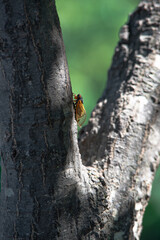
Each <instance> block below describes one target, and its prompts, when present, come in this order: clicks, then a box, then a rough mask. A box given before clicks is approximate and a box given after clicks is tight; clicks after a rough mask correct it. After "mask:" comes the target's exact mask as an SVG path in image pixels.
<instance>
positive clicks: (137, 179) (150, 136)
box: [79, 1, 160, 239]
mask: <svg viewBox="0 0 160 240" xmlns="http://www.w3.org/2000/svg"><path fill="white" fill-rule="evenodd" d="M159 29H160V4H159V3H154V2H152V3H151V2H148V3H147V2H145V1H144V2H142V3H141V4H139V6H138V8H137V9H136V11H135V12H134V13H133V14H132V15H131V16H130V19H129V21H128V23H127V24H126V25H125V26H123V27H122V29H121V32H120V41H119V44H118V46H117V47H116V50H115V55H114V57H113V63H112V66H111V69H110V71H109V74H108V82H107V88H106V89H105V91H104V93H103V96H102V98H101V99H100V100H99V101H98V103H97V106H96V107H95V109H94V110H93V112H92V115H91V118H90V120H89V124H88V125H87V126H86V127H85V128H84V129H82V131H81V132H80V141H79V146H80V152H81V156H82V159H83V163H84V164H85V165H86V166H92V167H93V168H94V169H96V170H97V172H98V173H99V175H100V174H101V175H102V176H103V181H104V182H105V183H106V195H107V197H106V202H107V208H106V209H105V210H104V209H103V208H102V207H101V206H99V207H98V212H99V217H100V218H99V231H98V233H99V237H100V236H101V237H102V238H103V237H104V239H105V238H107V239H121V238H122V237H123V239H139V235H140V233H141V230H142V218H143V214H144V211H145V207H146V205H147V203H148V200H149V196H150V192H151V186H152V181H153V178H154V174H155V171H156V169H157V166H158V164H159V155H160V130H159V129H160V107H159V104H160V52H159V49H160V31H159ZM100 202H101V201H100ZM120 237H121V238H120Z"/></svg>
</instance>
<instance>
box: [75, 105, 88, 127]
mask: <svg viewBox="0 0 160 240" xmlns="http://www.w3.org/2000/svg"><path fill="white" fill-rule="evenodd" d="M86 118H87V113H86V110H85V109H83V114H81V117H80V118H78V120H77V123H78V126H79V127H82V125H83V124H84V122H85V121H86Z"/></svg>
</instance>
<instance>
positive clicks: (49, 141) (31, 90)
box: [0, 0, 160, 240]
mask: <svg viewBox="0 0 160 240" xmlns="http://www.w3.org/2000/svg"><path fill="white" fill-rule="evenodd" d="M0 9H1V14H0V29H1V32H0V34H1V35H0V50H1V55H0V57H1V58H0V86H1V87H0V104H1V106H0V115H1V119H0V148H1V167H2V176H1V180H2V183H1V209H0V210H1V212H0V239H1V240H11V239H15V240H16V239H17V240H18V239H19V240H26V239H32V240H33V239H40V240H46V239H47V240H53V239H60V240H61V239H66V240H69V239H71V240H72V239H73V240H78V239H88V240H89V239H91V240H94V239H95V240H97V239H107V240H109V239H114V240H120V239H139V236H140V232H141V229H142V217H143V213H144V210H145V207H146V205H147V203H148V200H149V196H150V191H151V185H152V180H153V177H154V174H155V171H156V168H157V166H158V164H159V155H160V52H159V49H160V30H159V29H160V4H159V3H158V2H157V3H156V1H153V2H152V3H151V2H150V1H148V2H145V1H144V2H142V3H141V4H140V5H139V6H138V8H137V9H136V11H135V12H134V13H133V14H132V15H131V16H130V19H129V22H128V24H126V25H125V26H124V27H123V28H122V30H121V32H120V42H119V44H118V46H117V48H116V51H115V55H114V58H113V64H112V67H111V69H110V71H109V75H108V83H107V88H106V89H105V91H104V93H103V96H102V98H101V99H100V100H99V102H98V104H97V106H96V107H95V109H94V111H93V113H92V116H91V119H90V121H89V124H88V125H87V126H86V127H85V128H84V129H82V131H81V133H80V141H79V146H80V152H81V156H82V159H83V165H82V163H81V158H80V154H79V150H78V143H77V130H75V129H76V123H75V121H74V114H73V107H72V104H73V103H72V93H71V86H70V81H69V76H68V68H67V63H66V59H65V52H64V47H63V41H62V36H61V30H60V26H59V21H58V17H57V13H56V9H55V3H52V2H51V1H49V0H46V1H36V0H32V1H31V0H25V1H20V0H17V1H16V2H14V1H11V0H5V1H2V0H1V1H0Z"/></svg>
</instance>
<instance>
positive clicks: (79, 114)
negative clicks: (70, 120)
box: [73, 94, 87, 127]
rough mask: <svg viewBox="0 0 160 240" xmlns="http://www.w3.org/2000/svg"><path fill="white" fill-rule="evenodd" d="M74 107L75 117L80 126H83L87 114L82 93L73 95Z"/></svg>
mask: <svg viewBox="0 0 160 240" xmlns="http://www.w3.org/2000/svg"><path fill="white" fill-rule="evenodd" d="M73 102H74V109H75V118H76V121H77V124H78V126H79V127H82V125H83V123H84V122H85V120H86V117H87V114H86V110H85V108H84V105H83V98H82V96H81V94H78V95H76V94H74V96H73Z"/></svg>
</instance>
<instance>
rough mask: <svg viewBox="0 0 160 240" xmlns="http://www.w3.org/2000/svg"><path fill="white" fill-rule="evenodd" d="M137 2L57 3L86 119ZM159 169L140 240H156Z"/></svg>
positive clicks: (87, 0) (76, 0)
mask: <svg viewBox="0 0 160 240" xmlns="http://www.w3.org/2000/svg"><path fill="white" fill-rule="evenodd" d="M138 2H139V1H138V0H121V1H118V0H112V1H109V0H98V1H97V0H67V1H66V0H57V1H56V5H57V10H58V14H59V17H60V22H61V27H62V32H63V38H64V43H65V48H66V54H67V59H68V65H69V71H70V77H71V82H72V90H73V92H74V93H76V94H78V93H81V94H82V96H83V99H84V105H85V108H86V111H87V120H88V118H89V117H90V113H91V111H92V110H93V108H94V106H95V104H96V102H97V100H98V98H99V97H100V96H101V94H102V92H103V89H104V87H105V85H106V80H107V71H108V69H109V67H110V65H111V61H112V56H113V54H114V49H115V46H116V44H117V42H118V33H119V30H120V27H121V26H122V25H123V24H124V23H125V22H126V21H127V18H128V15H129V13H131V12H132V11H133V10H134V9H135V8H136V6H137V5H138ZM159 183H160V169H159V170H158V171H157V174H156V178H155V181H154V184H153V190H152V196H151V199H150V202H149V205H148V207H147V209H146V212H145V216H144V221H143V226H144V228H143V232H142V236H141V240H150V239H154V240H159V239H160V226H159V225H160V191H159Z"/></svg>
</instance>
